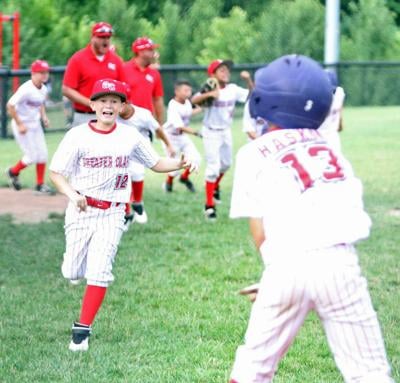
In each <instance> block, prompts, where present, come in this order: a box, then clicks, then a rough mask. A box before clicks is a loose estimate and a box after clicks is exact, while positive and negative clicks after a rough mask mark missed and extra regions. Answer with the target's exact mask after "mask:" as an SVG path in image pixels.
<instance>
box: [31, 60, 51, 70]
mask: <svg viewBox="0 0 400 383" xmlns="http://www.w3.org/2000/svg"><path fill="white" fill-rule="evenodd" d="M49 70H50V65H49V64H48V62H47V61H44V60H35V61H34V62H33V63H32V64H31V72H32V73H40V72H48V71H49Z"/></svg>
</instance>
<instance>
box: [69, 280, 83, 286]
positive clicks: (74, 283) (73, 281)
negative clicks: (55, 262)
mask: <svg viewBox="0 0 400 383" xmlns="http://www.w3.org/2000/svg"><path fill="white" fill-rule="evenodd" d="M81 280H82V279H70V280H69V283H71V285H74V286H77V285H79V284H80V283H81Z"/></svg>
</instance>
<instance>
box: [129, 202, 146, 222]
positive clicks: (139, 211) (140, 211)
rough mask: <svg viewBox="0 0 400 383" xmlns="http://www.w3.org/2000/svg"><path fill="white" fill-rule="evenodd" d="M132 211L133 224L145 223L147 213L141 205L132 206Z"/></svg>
mask: <svg viewBox="0 0 400 383" xmlns="http://www.w3.org/2000/svg"><path fill="white" fill-rule="evenodd" d="M132 210H133V212H134V217H133V222H137V223H139V224H141V225H143V224H144V223H147V220H148V219H147V213H146V210H144V206H143V203H140V204H132Z"/></svg>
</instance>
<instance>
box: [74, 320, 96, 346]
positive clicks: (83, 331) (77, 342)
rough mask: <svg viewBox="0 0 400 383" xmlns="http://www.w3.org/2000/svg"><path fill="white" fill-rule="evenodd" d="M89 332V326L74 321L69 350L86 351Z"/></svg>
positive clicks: (90, 331)
mask: <svg viewBox="0 0 400 383" xmlns="http://www.w3.org/2000/svg"><path fill="white" fill-rule="evenodd" d="M91 333H92V328H91V327H90V326H87V325H84V324H81V323H78V322H74V324H73V325H72V340H71V343H70V344H69V349H70V350H71V351H87V350H88V349H89V336H90V334H91Z"/></svg>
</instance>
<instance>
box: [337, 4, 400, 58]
mask: <svg viewBox="0 0 400 383" xmlns="http://www.w3.org/2000/svg"><path fill="white" fill-rule="evenodd" d="M350 11H351V12H350V14H349V15H346V16H345V17H343V28H342V30H343V35H342V39H341V46H342V49H341V51H342V52H341V59H342V60H386V59H400V45H399V35H398V33H399V30H398V28H397V27H396V24H395V20H394V15H393V13H392V12H390V11H389V9H388V8H387V7H386V2H385V0H359V2H358V3H357V4H356V3H351V4H350Z"/></svg>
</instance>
